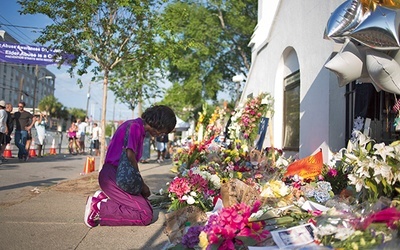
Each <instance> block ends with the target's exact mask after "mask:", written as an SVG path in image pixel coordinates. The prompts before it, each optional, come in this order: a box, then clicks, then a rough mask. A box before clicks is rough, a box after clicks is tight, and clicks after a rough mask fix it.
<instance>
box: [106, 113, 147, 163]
mask: <svg viewBox="0 0 400 250" xmlns="http://www.w3.org/2000/svg"><path fill="white" fill-rule="evenodd" d="M131 122H132V125H131V129H130V131H129V137H128V143H127V146H126V148H130V149H132V151H133V152H135V154H136V161H137V162H139V160H140V158H141V157H142V152H143V140H144V136H145V135H146V131H145V130H144V126H143V120H142V118H137V119H133V120H127V121H125V122H124V123H122V124H121V125H120V126H119V127H118V128H117V130H116V131H115V133H114V135H113V137H112V139H111V141H110V145H109V146H108V149H107V154H106V159H105V163H109V164H111V165H113V166H118V162H119V158H120V156H121V153H122V149H123V147H124V137H125V131H126V128H127V126H128V125H129V123H131Z"/></svg>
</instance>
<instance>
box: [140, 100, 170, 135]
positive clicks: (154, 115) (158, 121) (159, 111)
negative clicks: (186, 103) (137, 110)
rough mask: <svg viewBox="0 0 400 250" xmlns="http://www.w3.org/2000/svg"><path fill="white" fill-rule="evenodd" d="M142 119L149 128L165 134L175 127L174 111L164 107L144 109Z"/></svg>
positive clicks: (157, 106)
mask: <svg viewBox="0 0 400 250" xmlns="http://www.w3.org/2000/svg"><path fill="white" fill-rule="evenodd" d="M142 119H143V121H144V122H145V123H147V124H148V125H150V127H152V128H154V129H156V130H158V131H162V132H165V133H166V134H168V133H170V132H171V131H172V130H174V128H175V125H176V115H175V113H174V111H173V110H172V109H171V108H170V107H168V106H165V105H156V106H152V107H150V108H148V109H146V111H144V113H143V114H142Z"/></svg>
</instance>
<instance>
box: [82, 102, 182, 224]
mask: <svg viewBox="0 0 400 250" xmlns="http://www.w3.org/2000/svg"><path fill="white" fill-rule="evenodd" d="M175 125H176V116H175V113H174V112H173V111H172V109H170V108H169V107H167V106H164V105H160V106H153V107H150V108H148V109H147V110H146V111H145V112H144V113H143V114H142V116H141V117H140V118H137V119H133V120H128V121H126V122H124V123H123V124H121V125H120V126H119V127H118V129H117V130H116V131H115V134H114V135H113V137H112V139H111V141H110V144H109V146H108V150H107V154H106V158H105V163H104V165H103V168H102V169H101V171H100V173H99V185H100V188H101V189H102V191H97V192H96V193H95V194H94V195H93V196H90V197H89V198H88V200H87V203H86V208H85V216H84V222H85V224H86V225H87V226H88V227H95V226H97V225H101V226H133V225H141V226H144V225H148V224H150V223H151V220H152V218H153V209H152V207H151V204H150V202H149V201H148V199H147V198H148V197H149V196H150V189H149V187H148V186H147V185H146V184H145V183H144V181H141V183H140V186H141V187H142V189H141V190H142V191H141V193H140V194H137V195H133V194H130V193H128V192H126V191H124V190H123V189H122V188H120V187H119V186H118V185H117V182H116V175H117V170H118V165H119V160H120V158H121V154H122V152H123V150H126V156H127V158H128V159H129V162H130V165H131V166H130V167H132V168H134V169H136V170H137V171H139V175H140V169H139V166H138V162H139V160H140V158H141V156H142V152H143V140H144V137H145V134H146V132H149V133H150V135H151V136H155V137H157V136H160V135H162V134H168V133H169V132H171V131H172V130H173V129H174V128H175ZM124 145H126V147H124ZM130 178H133V176H130Z"/></svg>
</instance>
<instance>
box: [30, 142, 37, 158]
mask: <svg viewBox="0 0 400 250" xmlns="http://www.w3.org/2000/svg"><path fill="white" fill-rule="evenodd" d="M36 156H37V154H36V149H35V140H34V139H33V138H32V143H31V147H30V148H29V157H36Z"/></svg>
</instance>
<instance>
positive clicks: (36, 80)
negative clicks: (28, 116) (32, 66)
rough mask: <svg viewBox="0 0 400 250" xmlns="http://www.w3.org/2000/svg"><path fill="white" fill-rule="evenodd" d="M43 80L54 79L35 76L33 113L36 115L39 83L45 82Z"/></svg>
mask: <svg viewBox="0 0 400 250" xmlns="http://www.w3.org/2000/svg"><path fill="white" fill-rule="evenodd" d="M43 79H53V77H52V76H43V77H40V78H38V77H37V75H35V86H34V88H33V107H32V108H33V111H32V113H33V114H35V106H36V89H37V84H38V82H39V81H41V80H43Z"/></svg>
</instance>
